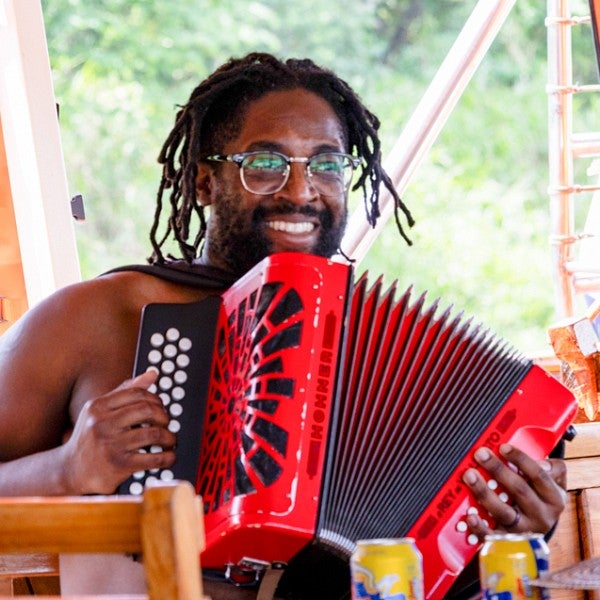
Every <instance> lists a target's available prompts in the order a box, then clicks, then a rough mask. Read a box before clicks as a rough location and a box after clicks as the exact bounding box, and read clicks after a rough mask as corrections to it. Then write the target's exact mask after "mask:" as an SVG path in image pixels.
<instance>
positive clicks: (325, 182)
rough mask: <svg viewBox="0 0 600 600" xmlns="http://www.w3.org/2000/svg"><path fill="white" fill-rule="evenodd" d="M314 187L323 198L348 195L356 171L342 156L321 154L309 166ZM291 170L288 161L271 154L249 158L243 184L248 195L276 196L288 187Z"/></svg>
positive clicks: (244, 163)
mask: <svg viewBox="0 0 600 600" xmlns="http://www.w3.org/2000/svg"><path fill="white" fill-rule="evenodd" d="M306 169H307V172H308V176H309V178H310V181H311V184H312V185H313V186H314V187H315V189H316V190H317V191H318V192H320V193H321V194H325V195H328V196H339V195H342V194H344V193H345V192H346V190H347V187H348V185H349V184H350V181H351V180H352V173H353V171H354V167H353V165H352V162H351V160H350V159H349V157H347V156H344V155H341V154H328V153H325V154H317V155H315V156H313V157H311V158H310V160H309V161H308V163H307V164H306ZM289 171H290V167H289V165H288V162H287V160H286V159H285V157H283V156H280V155H278V154H274V153H271V152H258V153H256V154H251V155H249V156H246V157H245V158H244V160H243V161H242V164H241V175H242V181H243V183H244V185H245V186H246V188H247V189H248V191H250V192H253V193H256V194H272V193H275V192H277V191H279V190H280V189H281V188H283V186H284V185H285V182H286V181H287V178H288V176H289Z"/></svg>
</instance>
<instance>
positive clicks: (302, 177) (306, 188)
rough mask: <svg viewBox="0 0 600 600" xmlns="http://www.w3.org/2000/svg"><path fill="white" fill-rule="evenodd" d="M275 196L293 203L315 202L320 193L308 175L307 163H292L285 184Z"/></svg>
mask: <svg viewBox="0 0 600 600" xmlns="http://www.w3.org/2000/svg"><path fill="white" fill-rule="evenodd" d="M274 196H275V198H276V199H278V198H281V199H285V200H288V201H289V202H292V203H293V204H297V205H303V204H307V203H308V202H314V201H315V200H316V199H317V198H318V197H319V194H318V192H317V190H316V189H315V188H314V186H313V184H312V182H311V180H310V177H309V176H308V172H307V169H306V165H305V164H304V163H297V162H294V163H292V164H291V165H290V174H289V176H288V179H287V181H286V182H285V185H284V186H283V187H282V188H281V189H280V190H279V191H278V192H276V193H275V195H274Z"/></svg>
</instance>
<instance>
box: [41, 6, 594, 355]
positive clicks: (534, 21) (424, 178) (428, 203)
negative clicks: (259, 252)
mask: <svg viewBox="0 0 600 600" xmlns="http://www.w3.org/2000/svg"><path fill="white" fill-rule="evenodd" d="M582 1H583V0H582ZM42 5H43V9H44V17H45V21H46V27H47V37H48V45H49V51H50V59H51V64H52V69H53V75H54V83H55V91H56V95H57V100H58V102H59V103H60V106H61V128H62V135H63V146H64V154H65V161H66V165H67V172H68V177H69V184H70V187H71V191H72V193H73V194H74V193H77V192H79V193H82V195H83V196H84V199H85V203H86V211H87V215H88V219H87V221H86V222H84V223H82V224H78V225H77V235H78V245H79V251H80V258H81V263H82V271H83V274H84V276H85V277H91V276H94V275H96V274H97V273H99V272H101V271H103V270H105V269H108V268H110V267H112V266H115V265H117V264H123V263H132V262H143V261H144V260H145V257H146V256H147V255H148V254H149V252H150V245H149V242H148V240H147V233H148V229H149V224H150V222H151V219H152V214H153V210H154V204H155V194H156V187H157V184H158V181H159V176H160V173H159V168H158V165H157V164H156V156H157V154H158V151H159V148H160V146H161V145H162V142H163V140H164V138H165V137H166V135H167V133H168V132H169V130H170V129H171V126H172V122H173V118H174V115H175V111H176V108H177V105H178V104H181V103H184V102H185V101H186V100H187V97H188V96H189V93H190V92H191V90H192V89H193V87H195V85H196V84H197V83H198V81H199V80H200V79H202V78H203V77H204V76H205V75H206V74H208V73H209V72H210V71H211V70H213V69H214V68H215V67H216V66H218V65H219V64H221V63H222V62H223V61H225V60H226V59H227V58H229V57H230V56H236V55H242V54H245V53H246V52H249V51H253V50H264V51H268V52H272V53H274V54H277V55H279V56H283V57H286V56H309V57H311V58H313V59H314V60H315V61H316V62H318V63H321V64H323V65H326V66H328V67H330V68H332V69H333V70H335V71H336V72H338V73H339V74H340V76H342V77H343V78H344V79H346V80H347V81H348V82H349V83H350V84H351V85H352V86H353V87H354V88H355V89H357V90H358V91H359V93H360V94H361V96H362V97H363V99H364V101H365V102H366V104H367V105H369V106H370V107H371V108H372V109H373V111H374V112H375V113H376V114H378V115H379V116H380V118H381V120H382V130H381V134H382V139H383V141H384V147H385V149H386V150H387V151H390V150H391V148H392V145H393V143H394V141H395V139H396V137H397V136H398V135H399V133H400V132H401V130H402V127H403V125H404V123H405V122H406V121H407V119H408V118H409V117H410V115H411V113H412V112H413V110H414V108H415V106H417V104H418V102H419V100H420V99H421V97H422V95H423V94H424V93H425V90H426V89H427V86H428V85H429V82H430V81H431V79H432V77H433V76H434V74H435V73H436V71H437V69H438V67H439V65H440V64H441V62H442V61H443V59H444V57H445V55H446V53H447V52H448V50H449V49H450V47H451V46H452V44H453V42H454V40H455V38H456V36H457V35H458V33H459V31H460V29H461V28H462V26H463V24H464V22H465V21H466V19H467V18H468V16H469V14H470V12H471V10H472V8H473V6H474V5H475V2H464V0H347V1H346V2H344V3H337V2H331V1H328V2H325V1H324V0H303V1H302V2H289V1H288V0H251V1H248V2H239V0H237V1H234V0H177V1H176V2H161V1H159V0H137V1H136V2H131V0H42ZM544 18H545V6H544V3H543V2H539V0H522V1H521V0H520V1H519V2H517V3H516V4H515V7H514V8H513V10H512V12H511V14H510V15H509V18H508V19H507V21H506V23H505V24H504V26H503V28H502V31H501V33H500V35H499V36H498V39H497V40H496V41H495V42H494V44H493V45H492V47H491V49H490V51H489V53H488V55H487V56H486V57H485V59H484V61H483V62H482V64H481V65H480V67H479V68H478V70H477V73H476V74H475V76H474V78H473V81H472V82H471V84H470V85H469V86H468V88H467V90H466V92H465V93H464V95H463V97H462V98H461V100H460V102H459V104H458V106H457V108H456V109H455V111H454V112H453V114H452V115H451V117H450V118H449V120H448V122H447V123H446V125H445V127H444V129H443V131H442V132H441V134H440V136H439V139H438V140H437V142H436V144H435V145H434V147H433V148H432V150H431V152H430V154H429V156H428V157H427V159H426V160H425V161H424V163H423V164H422V165H421V166H420V168H419V169H418V171H417V173H416V175H415V177H414V179H413V181H412V182H411V183H410V185H409V187H408V189H407V191H406V193H405V196H406V202H407V204H408V205H409V206H410V207H411V209H412V211H413V213H414V216H415V217H416V219H417V225H416V227H415V228H414V230H413V231H411V232H410V235H411V237H412V239H413V240H414V246H413V247H410V248H409V247H407V246H406V245H405V244H404V242H403V241H402V240H401V238H400V237H399V235H398V233H397V230H396V228H395V224H394V223H393V221H392V222H390V223H388V224H387V225H386V227H385V228H384V231H383V233H382V234H381V235H380V236H379V237H378V239H377V240H376V242H375V243H374V245H373V247H372V248H371V249H370V251H369V253H368V255H367V257H366V258H365V259H364V261H363V262H362V263H361V264H360V265H359V267H358V271H359V272H360V271H362V270H363V269H368V270H369V271H371V272H372V273H374V274H375V273H376V274H379V273H383V274H384V275H385V278H386V281H388V282H390V283H391V281H392V280H395V279H397V280H398V281H399V283H400V284H401V286H408V285H411V284H413V285H414V287H415V290H416V291H418V292H420V291H423V290H428V295H429V296H430V297H431V299H433V298H435V297H438V296H439V297H441V298H442V300H443V303H445V304H450V303H452V304H453V305H454V306H455V307H456V309H457V310H463V309H464V311H465V312H466V313H467V314H472V315H474V316H475V318H476V320H481V321H483V322H484V323H486V324H488V325H490V326H491V328H492V329H493V330H494V331H497V332H498V333H499V334H500V335H502V336H505V337H507V338H508V339H510V340H511V341H513V342H514V343H515V344H516V345H518V346H519V347H521V348H522V349H524V350H539V349H540V348H543V347H544V346H545V344H546V337H545V329H546V328H547V326H548V325H549V323H551V322H552V318H553V292H552V281H551V275H550V255H549V245H548V234H549V217H548V197H547V182H548V174H547V97H546V92H545V84H546V82H545V78H546V64H545V63H546V28H545V26H544ZM574 44H575V46H576V47H577V48H579V49H580V50H581V51H582V52H583V53H584V54H587V56H588V59H587V62H585V63H584V64H583V65H582V67H581V76H582V77H583V78H589V77H596V76H597V72H596V64H595V62H594V61H593V60H589V56H590V51H589V49H590V48H591V46H590V44H591V38H590V36H589V30H588V31H587V32H582V33H581V34H580V36H579V37H578V38H577V39H575V40H574ZM587 102H588V103H589V104H588V105H587V106H584V107H583V108H582V110H581V113H582V114H581V115H580V118H581V119H582V121H583V122H584V125H591V124H592V123H593V116H589V115H593V114H594V113H595V114H598V107H597V106H596V105H595V104H596V103H595V101H592V100H588V101H587ZM596 128H597V127H591V129H596Z"/></svg>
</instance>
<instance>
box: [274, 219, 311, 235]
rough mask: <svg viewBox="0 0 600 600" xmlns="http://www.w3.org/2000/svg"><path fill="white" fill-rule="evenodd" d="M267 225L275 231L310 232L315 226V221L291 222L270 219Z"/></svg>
mask: <svg viewBox="0 0 600 600" xmlns="http://www.w3.org/2000/svg"><path fill="white" fill-rule="evenodd" d="M267 225H268V226H269V227H270V228H271V229H274V230H275V231H285V232H286V233H308V232H309V231H312V230H313V229H314V228H315V226H314V223H307V222H303V223H290V222H289V221H269V222H268V223H267Z"/></svg>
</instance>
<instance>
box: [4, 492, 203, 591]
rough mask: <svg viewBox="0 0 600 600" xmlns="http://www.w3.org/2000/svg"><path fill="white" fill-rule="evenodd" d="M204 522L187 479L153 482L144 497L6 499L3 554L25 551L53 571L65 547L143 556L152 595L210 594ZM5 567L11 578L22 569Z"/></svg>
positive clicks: (66, 550) (74, 550) (44, 570)
mask: <svg viewBox="0 0 600 600" xmlns="http://www.w3.org/2000/svg"><path fill="white" fill-rule="evenodd" d="M202 527H203V521H202V515H201V508H200V502H199V498H198V497H197V496H196V493H195V490H194V488H193V486H192V485H191V484H190V483H188V482H181V481H178V482H171V483H168V484H161V485H159V486H156V487H151V488H148V489H147V490H146V491H145V493H144V495H143V497H138V496H73V497H70V496H68V497H64V496H61V497H27V498H24V497H10V498H8V497H7V498H0V556H1V555H6V556H4V557H2V558H4V559H7V558H8V555H11V554H20V555H25V557H20V558H28V560H29V563H35V562H37V563H38V564H41V565H42V567H41V568H42V570H41V571H40V572H41V573H48V572H50V571H51V569H52V565H53V564H56V563H53V557H52V555H57V554H60V553H104V552H106V553H125V554H140V555H141V556H142V560H143V565H144V571H145V576H146V583H147V590H148V598H149V600H200V599H203V598H204V600H207V599H205V597H204V596H203V595H202V580H201V576H200V564H199V555H200V551H201V550H202V548H203V544H204V532H203V528H202ZM32 553H33V554H32ZM36 553H37V554H36ZM36 556H37V559H36ZM3 565H4V567H5V571H4V576H6V575H11V573H10V571H11V569H13V571H14V570H15V568H14V567H15V561H14V560H13V561H11V560H10V559H8V560H4V562H3V561H0V568H2V566H3ZM30 566H31V565H30ZM12 575H15V573H12ZM0 576H2V573H1V572H0Z"/></svg>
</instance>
